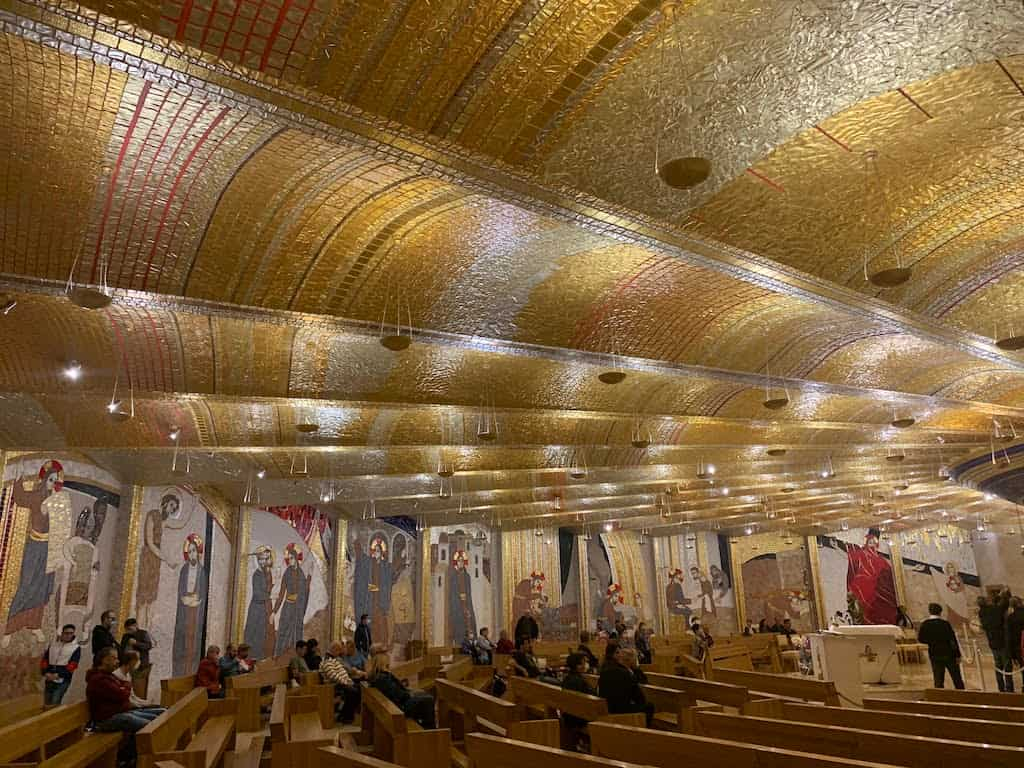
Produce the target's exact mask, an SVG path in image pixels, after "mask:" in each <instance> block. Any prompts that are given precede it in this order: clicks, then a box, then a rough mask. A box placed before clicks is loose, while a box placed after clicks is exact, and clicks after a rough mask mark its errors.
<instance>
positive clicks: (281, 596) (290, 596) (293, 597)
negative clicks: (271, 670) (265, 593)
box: [274, 543, 313, 656]
mask: <svg viewBox="0 0 1024 768" xmlns="http://www.w3.org/2000/svg"><path fill="white" fill-rule="evenodd" d="M302 558H303V554H302V550H301V549H299V548H298V547H297V546H296V545H295V544H292V543H289V544H287V545H286V546H285V548H284V573H282V574H281V588H280V591H279V592H278V593H277V601H276V602H275V603H274V613H278V611H280V613H279V614H278V619H277V642H276V643H275V645H274V655H275V656H280V655H281V654H283V653H285V652H286V651H289V650H291V649H292V648H294V647H295V643H296V642H298V641H299V640H301V639H302V637H303V631H302V629H303V625H304V622H305V619H306V606H307V605H309V584H310V581H312V579H313V577H312V575H309V576H307V575H306V574H305V573H303V571H302Z"/></svg>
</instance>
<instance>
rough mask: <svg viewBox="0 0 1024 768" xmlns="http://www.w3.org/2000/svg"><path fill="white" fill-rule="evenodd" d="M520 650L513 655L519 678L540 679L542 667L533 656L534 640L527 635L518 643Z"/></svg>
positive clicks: (519, 639) (518, 640) (513, 662)
mask: <svg viewBox="0 0 1024 768" xmlns="http://www.w3.org/2000/svg"><path fill="white" fill-rule="evenodd" d="M516 642H517V643H518V645H519V648H518V649H517V650H516V652H515V653H513V654H512V664H513V665H514V668H515V673H516V675H517V676H518V677H531V678H536V677H540V665H538V664H537V658H536V657H535V656H534V655H533V639H532V638H531V637H530V636H529V635H526V636H524V637H520V638H518V639H517V641H516Z"/></svg>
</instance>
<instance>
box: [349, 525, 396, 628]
mask: <svg viewBox="0 0 1024 768" xmlns="http://www.w3.org/2000/svg"><path fill="white" fill-rule="evenodd" d="M369 550H370V551H369V553H368V554H367V553H366V552H364V551H363V549H362V547H361V546H356V547H355V575H354V598H355V606H354V607H355V615H356V617H359V616H362V615H363V614H366V615H367V616H369V617H370V633H371V637H373V642H374V643H380V644H381V645H383V646H384V647H385V648H390V647H391V639H390V637H389V636H388V622H389V618H390V614H391V589H392V586H393V583H394V582H393V579H392V574H391V561H390V560H389V559H388V540H387V539H386V538H385V537H384V534H383V533H381V532H380V531H377V532H375V533H373V534H372V535H371V536H370V546H369Z"/></svg>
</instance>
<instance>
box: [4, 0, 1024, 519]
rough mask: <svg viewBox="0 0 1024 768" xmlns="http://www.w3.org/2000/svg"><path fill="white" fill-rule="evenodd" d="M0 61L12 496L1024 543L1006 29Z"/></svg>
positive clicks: (1023, 97) (69, 48) (557, 35)
mask: <svg viewBox="0 0 1024 768" xmlns="http://www.w3.org/2000/svg"><path fill="white" fill-rule="evenodd" d="M0 32H2V36H0V92H2V93H4V94H5V96H6V97H7V98H5V99H4V100H3V101H2V103H0V183H2V185H3V206H2V208H0V211H2V218H0V273H2V274H0V295H2V303H3V307H2V314H0V329H2V334H0V335H2V339H3V343H2V344H0V447H3V448H6V449H10V450H11V451H12V453H11V454H9V457H10V458H9V460H10V461H16V462H17V461H19V460H21V459H19V458H18V457H19V456H25V455H32V454H35V453H39V452H45V451H54V450H60V451H72V452H77V453H79V454H81V455H83V456H85V457H88V458H89V459H91V460H93V461H95V462H97V463H99V464H101V465H103V466H105V467H108V468H110V469H111V470H113V471H116V472H118V473H120V474H122V475H123V476H124V477H126V478H128V479H129V480H130V481H132V482H136V483H162V482H166V481H167V479H168V477H169V476H172V477H177V478H179V482H183V483H190V484H197V485H208V486H216V487H218V488H219V489H220V490H221V491H222V492H223V493H225V494H226V495H227V496H228V497H229V498H232V499H234V500H236V501H238V502H240V503H242V502H245V503H260V504H274V503H301V502H308V503H319V504H321V505H322V506H325V507H328V508H330V509H332V510H333V511H335V512H336V513H338V514H341V515H345V516H348V517H359V516H360V515H366V514H377V515H391V514H412V515H416V516H418V517H421V518H423V519H424V521H425V522H426V523H427V524H430V523H432V522H440V521H444V520H449V521H450V520H454V519H457V518H458V517H459V516H460V515H461V516H463V517H465V518H466V519H483V520H487V521H490V522H493V523H494V524H500V525H502V526H506V527H526V526H532V527H552V526H576V527H580V526H587V525H595V526H596V525H600V524H604V523H606V522H611V523H613V524H615V525H622V526H625V527H631V528H649V529H651V530H674V529H677V528H679V527H680V526H691V527H693V528H705V529H706V528H721V529H722V530H727V531H731V532H735V533H738V532H740V531H743V530H768V529H783V528H784V529H788V530H792V531H794V532H812V531H813V530H815V529H819V528H822V527H826V528H829V529H833V528H835V527H838V526H839V525H840V523H841V522H842V521H846V522H848V523H850V524H852V525H857V524H866V523H872V524H877V525H883V526H888V527H890V528H892V529H893V530H898V529H899V528H901V527H904V526H907V525H910V524H912V523H914V522H916V521H920V520H931V519H937V518H939V517H947V518H952V519H954V520H958V521H960V522H961V523H962V524H964V525H967V524H970V525H974V524H975V522H985V521H988V522H989V523H991V524H992V525H993V526H995V527H996V528H997V529H998V528H999V527H1000V526H1001V527H1002V528H1003V529H1008V528H1010V527H1012V526H1013V525H1014V523H1015V521H1016V520H1017V509H1018V507H1017V506H1016V505H1015V503H1016V502H1019V501H1020V500H1021V496H1022V495H1024V482H1022V481H1021V479H1020V478H1021V476H1022V474H1024V469H1020V468H1018V464H1019V459H1018V458H1017V457H1018V455H1019V453H1018V452H1016V451H1014V448H1015V446H1018V445H1020V444H1021V442H1022V441H1024V353H1022V352H1020V351H1013V350H1012V349H1007V348H1006V347H1008V346H1012V345H1010V344H1007V343H1006V340H1007V339H1012V338H1015V337H1019V336H1021V335H1022V334H1024V225H1022V222H1024V181H1022V179H1024V174H1022V173H1021V171H1022V166H1024V129H1022V125H1024V122H1022V120H1024V8H1022V6H1021V4H1020V3H1019V2H1010V1H1009V0H1005V1H1001V0H990V1H988V2H974V3H951V2H940V0H918V2H915V3H892V2H881V1H880V0H879V1H878V2H876V1H874V0H864V1H863V2H858V3H851V2H846V1H845V0H784V1H781V0H780V1H779V2H771V1H770V0H764V1H763V2H759V3H753V2H746V1H745V0H743V1H741V0H690V2H685V1H683V2H678V3H673V4H668V5H664V6H663V5H661V4H660V3H658V2H652V1H651V0H643V1H642V2H636V1H635V0H621V1H620V0H601V2H582V1H581V0H486V1H485V2H469V0H430V1H429V2H427V1H426V0H404V1H400V2H387V3H385V2H375V1H373V0H135V1H134V2H127V1H125V2H122V1H121V0H110V1H109V2H103V1H102V0H90V2H86V3H83V4H78V3H74V2H60V3H54V2H44V1H43V0H0ZM682 156H694V157H702V158H706V159H708V160H709V161H710V163H711V170H710V174H709V176H708V178H707V179H706V180H705V181H704V182H703V183H701V184H699V185H697V186H696V187H694V188H692V189H687V190H680V189H675V188H671V187H669V186H667V185H666V184H664V183H663V182H662V181H661V180H660V179H659V177H658V175H657V174H656V173H655V167H656V164H657V162H659V159H664V158H666V157H668V158H675V157H682ZM894 267H901V268H905V269H907V270H909V272H910V277H909V279H907V280H906V281H905V282H903V283H902V284H900V285H898V286H896V287H890V288H880V287H878V286H876V285H874V284H873V283H872V282H870V281H869V280H868V279H866V276H867V275H872V274H874V273H876V272H879V271H882V270H886V269H891V268H894ZM90 287H91V288H90ZM83 288H88V289H90V290H92V291H94V292H96V291H98V292H99V293H100V294H104V295H106V296H108V297H109V299H110V303H109V306H105V307H102V308H99V309H87V308H83V307H82V306H79V305H78V304H76V303H74V302H73V301H71V300H69V296H71V295H75V291H76V290H78V291H81V289H83ZM79 303H81V302H79ZM382 337H389V338H384V339H383V340H384V341H388V342H389V343H391V344H392V346H395V342H398V346H404V345H405V344H406V343H407V344H408V346H407V347H406V348H405V349H401V350H398V351H393V350H392V349H389V348H386V347H385V345H384V344H382ZM997 341H999V342H1001V343H1000V344H997V343H996V342H997ZM75 366H80V370H81V376H80V377H79V378H77V379H74V380H73V379H72V378H69V377H68V376H67V372H68V370H69V369H72V368H74V367H75ZM75 370H78V369H77V368H75ZM606 378H613V379H616V378H617V379H621V381H619V383H612V384H609V383H605V382H604V381H603V380H602V379H606ZM787 399H788V402H785V401H786V400H787ZM766 400H775V401H777V402H776V403H775V404H776V405H781V407H779V408H774V409H772V408H767V407H766V406H765V401H766ZM112 402H114V403H115V405H114V406H113V410H115V411H117V413H116V414H114V416H111V414H110V413H109V410H110V409H109V408H108V406H110V404H111V403H112ZM118 402H119V403H120V405H116V403H118ZM893 422H896V423H897V424H909V425H908V426H902V427H901V426H894V424H893ZM495 425H496V426H495ZM1018 435H1020V438H1019V439H1018ZM175 438H176V439H175ZM948 478H952V479H948Z"/></svg>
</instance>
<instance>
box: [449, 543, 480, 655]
mask: <svg viewBox="0 0 1024 768" xmlns="http://www.w3.org/2000/svg"><path fill="white" fill-rule="evenodd" d="M468 567H469V555H467V554H466V553H465V551H463V550H461V549H460V550H458V551H456V552H453V553H452V556H451V560H450V563H449V565H448V631H449V640H451V642H453V643H460V642H462V638H464V637H465V636H466V631H467V630H469V631H470V632H473V633H476V629H477V627H476V612H475V611H474V610H473V585H472V582H471V580H470V577H469V570H468Z"/></svg>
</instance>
